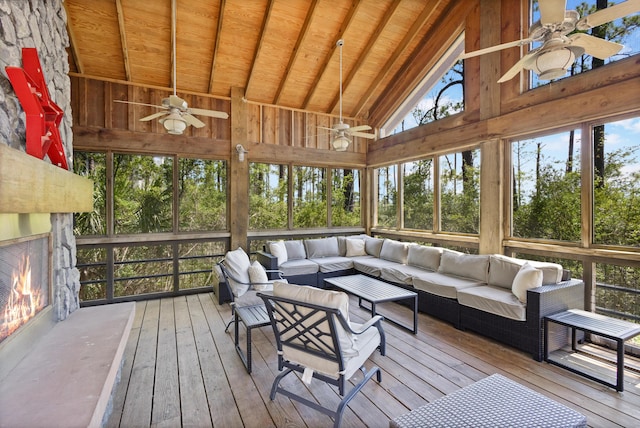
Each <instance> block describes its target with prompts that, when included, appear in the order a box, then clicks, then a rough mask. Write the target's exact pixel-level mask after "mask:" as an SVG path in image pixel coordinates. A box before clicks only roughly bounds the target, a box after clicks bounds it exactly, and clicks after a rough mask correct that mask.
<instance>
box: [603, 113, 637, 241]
mask: <svg viewBox="0 0 640 428" xmlns="http://www.w3.org/2000/svg"><path fill="white" fill-rule="evenodd" d="M639 138H640V118H638V117H635V118H632V119H627V120H620V121H616V122H608V123H605V124H600V125H596V126H593V127H592V128H591V141H592V145H593V151H594V153H593V160H594V172H593V180H594V182H593V189H594V210H593V213H594V214H593V215H594V231H593V233H594V236H593V241H594V243H596V244H605V245H625V246H632V247H640V146H639V145H638V139H639Z"/></svg>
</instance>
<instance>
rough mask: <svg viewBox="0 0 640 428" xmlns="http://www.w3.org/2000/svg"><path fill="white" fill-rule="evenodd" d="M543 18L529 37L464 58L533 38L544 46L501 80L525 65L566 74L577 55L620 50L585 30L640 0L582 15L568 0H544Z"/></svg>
mask: <svg viewBox="0 0 640 428" xmlns="http://www.w3.org/2000/svg"><path fill="white" fill-rule="evenodd" d="M539 7H540V21H538V22H536V23H534V24H533V25H532V26H531V27H530V28H529V37H528V38H526V39H522V40H516V41H514V42H509V43H503V44H501V45H496V46H491V47H488V48H484V49H480V50H477V51H474V52H469V53H463V54H462V55H460V59H466V58H472V57H475V56H478V55H484V54H486V53H490V52H496V51H499V50H502V49H507V48H511V47H515V46H523V45H526V44H529V43H531V42H542V46H540V47H538V48H536V49H533V50H531V51H529V52H528V53H527V54H526V55H524V56H523V57H522V58H521V59H520V60H519V61H518V62H517V63H516V64H515V65H514V66H513V67H511V69H509V71H507V72H506V73H505V74H504V75H503V76H502V77H501V78H500V80H498V82H499V83H503V82H506V81H508V80H511V79H512V78H514V77H515V76H517V75H518V73H520V71H522V70H523V69H527V70H532V71H533V72H535V73H536V74H538V78H539V79H541V80H551V79H556V78H558V77H561V76H564V75H565V74H566V73H567V70H568V69H569V67H570V66H571V64H572V63H573V61H574V60H575V58H576V57H578V56H580V55H582V54H584V53H586V54H587V55H591V56H594V57H596V58H599V59H605V58H608V57H610V56H612V55H615V54H617V53H618V52H619V51H620V50H621V49H622V48H623V46H622V45H621V44H618V43H614V42H610V41H607V40H604V39H600V38H598V37H594V36H590V35H588V34H585V33H574V34H571V35H569V36H568V35H567V34H569V33H571V32H572V31H573V30H575V29H578V30H580V31H586V30H588V29H590V28H593V27H597V26H598V25H602V24H605V23H607V22H611V21H614V20H616V19H619V18H622V17H623V16H627V15H631V14H633V13H635V12H638V11H640V0H627V1H625V2H622V3H618V4H616V5H614V6H610V7H607V8H605V9H601V10H598V11H597V12H594V13H592V14H590V15H588V16H584V17H582V18H580V15H579V14H578V12H576V11H575V10H565V7H566V0H540V1H539Z"/></svg>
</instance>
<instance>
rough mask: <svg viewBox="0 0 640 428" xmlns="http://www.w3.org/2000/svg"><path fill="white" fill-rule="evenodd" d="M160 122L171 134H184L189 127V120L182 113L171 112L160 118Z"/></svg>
mask: <svg viewBox="0 0 640 428" xmlns="http://www.w3.org/2000/svg"><path fill="white" fill-rule="evenodd" d="M160 123H162V126H164V129H166V130H167V132H168V133H169V134H172V135H182V133H183V132H184V130H185V129H186V128H187V122H185V120H184V119H183V118H182V116H180V113H176V112H171V113H170V114H169V115H168V116H167V117H165V118H164V119H160Z"/></svg>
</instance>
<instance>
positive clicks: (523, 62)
mask: <svg viewBox="0 0 640 428" xmlns="http://www.w3.org/2000/svg"><path fill="white" fill-rule="evenodd" d="M537 51H538V49H536V50H533V51H531V52H529V53H528V54H527V55H524V56H523V57H522V58H520V61H518V62H516V63H515V65H514V66H513V67H511V68H510V69H509V71H507V72H506V73H504V75H503V76H502V77H501V78H500V79H499V80H498V83H504V82H506V81H509V80H511V79H513V78H514V77H516V76H517V75H518V73H520V71H521V70H522V69H523V68H525V65H526V63H527V62H529V61H530V60H531V59H532V57H533V56H534V55H535V52H537Z"/></svg>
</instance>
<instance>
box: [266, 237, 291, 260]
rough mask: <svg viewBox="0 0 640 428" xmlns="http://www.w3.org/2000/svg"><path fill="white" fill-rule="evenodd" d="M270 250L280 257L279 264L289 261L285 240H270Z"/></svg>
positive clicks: (272, 253)
mask: <svg viewBox="0 0 640 428" xmlns="http://www.w3.org/2000/svg"><path fill="white" fill-rule="evenodd" d="M269 252H270V253H271V255H273V256H274V257H276V258H277V259H278V266H280V265H282V263H284V262H286V261H287V247H285V245H284V241H274V242H269Z"/></svg>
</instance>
